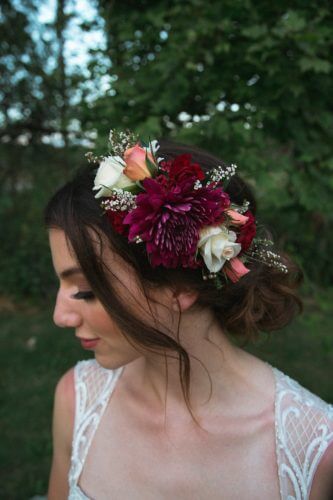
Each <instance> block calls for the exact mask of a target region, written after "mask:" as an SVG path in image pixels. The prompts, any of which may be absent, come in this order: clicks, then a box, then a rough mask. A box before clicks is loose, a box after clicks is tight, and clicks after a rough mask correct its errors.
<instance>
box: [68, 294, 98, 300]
mask: <svg viewBox="0 0 333 500" xmlns="http://www.w3.org/2000/svg"><path fill="white" fill-rule="evenodd" d="M72 298H73V299H77V300H87V301H89V300H93V299H94V298H95V295H94V294H93V292H77V293H75V294H74V295H72Z"/></svg>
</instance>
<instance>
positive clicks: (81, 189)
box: [45, 141, 302, 416]
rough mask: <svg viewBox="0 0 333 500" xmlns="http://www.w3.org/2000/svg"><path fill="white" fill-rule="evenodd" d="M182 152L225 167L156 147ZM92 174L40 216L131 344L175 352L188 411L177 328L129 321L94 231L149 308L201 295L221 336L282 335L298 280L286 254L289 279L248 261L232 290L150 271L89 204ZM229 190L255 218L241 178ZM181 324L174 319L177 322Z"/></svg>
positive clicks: (178, 272) (201, 154) (186, 370)
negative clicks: (158, 299)
mask: <svg viewBox="0 0 333 500" xmlns="http://www.w3.org/2000/svg"><path fill="white" fill-rule="evenodd" d="M185 152H186V153H190V154H191V155H192V159H193V161H194V162H197V163H199V164H200V165H201V167H202V168H203V170H205V171H209V170H210V169H212V168H214V167H216V166H217V165H222V166H225V164H224V162H223V161H221V160H220V159H218V158H216V157H215V156H213V155H211V154H209V153H207V152H205V151H203V150H201V149H198V148H195V147H193V146H188V145H181V144H175V143H171V142H168V141H160V150H159V155H160V156H161V157H163V158H165V159H172V158H174V157H175V156H177V155H179V154H182V153H185ZM95 170H96V167H90V166H88V167H85V168H84V169H83V170H81V171H79V172H78V173H77V175H76V177H75V178H74V179H73V180H72V181H71V182H69V183H67V184H66V185H65V186H63V187H62V188H61V189H60V190H59V191H58V192H57V193H56V194H55V195H54V196H53V197H52V198H51V200H50V201H49V203H48V205H47V207H46V209H45V224H46V226H47V227H48V228H52V227H56V228H61V229H63V230H64V232H65V234H66V236H67V238H68V240H69V242H70V244H71V246H72V248H73V250H74V252H75V255H76V258H77V260H78V262H79V264H80V266H81V268H82V270H83V273H84V274H85V276H86V278H87V280H88V281H89V283H90V285H91V288H92V290H93V292H94V293H95V295H96V296H97V297H98V299H99V300H100V301H101V302H102V304H103V305H104V307H105V309H106V310H107V311H108V312H109V314H110V316H112V319H113V320H114V321H115V322H116V323H117V325H118V326H119V328H120V329H121V331H122V332H123V333H124V336H125V337H126V338H127V340H128V341H129V342H130V343H132V345H134V346H135V347H136V348H137V349H139V350H142V352H143V353H144V352H145V350H148V351H151V352H154V353H157V354H161V355H164V356H172V353H173V354H174V353H176V356H177V357H178V359H179V376H180V381H181V386H182V391H183V395H184V399H185V402H186V404H187V406H188V408H189V406H190V402H189V387H190V359H189V356H188V353H187V352H186V350H185V349H184V348H183V347H182V345H181V344H180V342H179V323H178V332H177V340H178V341H176V340H174V339H173V338H172V337H171V336H168V335H166V334H165V333H163V332H161V331H160V330H158V329H157V328H154V327H152V326H148V325H146V324H145V323H143V322H142V321H141V320H140V319H139V318H138V317H136V316H134V315H133V314H129V311H128V309H127V308H126V306H125V305H124V304H123V303H122V302H121V301H120V300H119V299H118V295H117V293H116V292H115V290H114V287H113V286H112V280H110V279H108V278H107V276H108V275H109V273H111V275H112V270H110V269H108V268H107V267H106V264H105V262H104V261H103V259H102V258H101V253H99V252H97V250H96V245H94V244H93V241H92V238H91V236H92V233H91V232H93V233H94V234H95V235H96V236H97V238H98V241H99V242H100V248H103V242H104V244H105V240H106V241H107V242H108V244H109V245H110V248H112V250H113V251H115V252H117V253H118V254H119V255H120V256H121V257H122V258H123V259H124V260H125V261H126V262H127V263H129V264H130V265H131V266H132V268H133V270H134V272H135V273H136V275H137V277H138V280H139V282H140V283H141V285H142V289H143V292H144V294H145V296H146V299H147V303H148V305H149V293H147V292H149V290H150V289H153V288H154V287H170V288H171V289H176V290H182V289H185V290H188V289H190V290H193V291H195V292H197V293H198V299H197V302H196V304H195V306H196V307H203V308H209V309H210V310H211V311H212V312H213V313H214V316H215V318H216V320H217V321H218V322H219V324H220V326H221V328H222V329H223V330H224V331H226V332H228V333H230V334H233V335H235V336H239V337H243V338H244V339H245V340H250V339H254V338H255V337H256V336H257V334H258V333H259V332H260V331H265V332H269V331H272V330H277V329H280V328H282V327H283V326H285V325H286V324H288V323H289V322H290V321H291V319H292V318H293V317H294V315H295V314H296V313H297V312H299V311H300V310H301V301H300V299H299V298H298V297H297V295H296V291H295V290H296V289H297V287H298V286H299V284H300V282H301V279H302V273H301V271H300V269H299V268H298V266H297V265H295V264H294V263H293V262H292V261H291V259H290V258H289V257H288V256H287V255H284V256H283V258H284V263H285V264H286V265H287V266H288V269H289V272H288V274H285V273H283V272H281V271H279V270H278V269H275V268H270V267H268V266H267V265H265V264H262V263H260V262H256V261H253V262H251V263H250V264H247V267H248V268H249V269H250V270H251V272H249V273H247V274H246V275H245V276H243V277H242V278H241V279H240V280H239V281H238V282H237V283H232V282H226V283H225V284H224V287H223V289H222V290H219V289H217V288H216V286H215V284H214V282H213V280H207V281H204V280H203V279H202V272H201V270H200V269H185V268H184V269H165V268H163V267H157V268H152V267H151V266H150V265H149V261H148V259H147V255H146V252H145V249H144V246H143V245H137V244H129V243H128V241H127V238H125V237H124V236H122V235H119V234H117V233H116V232H115V231H114V230H113V229H112V226H111V224H110V222H109V221H108V219H107V218H106V217H105V216H103V214H102V210H101V208H100V206H99V201H98V200H96V199H95V198H94V192H93V191H92V187H93V182H94V177H95V173H96V172H95ZM226 191H227V193H228V194H229V196H230V199H231V201H232V202H234V203H237V204H240V205H241V204H242V203H243V202H244V200H247V201H248V202H249V203H250V205H249V209H250V210H251V211H252V213H253V214H255V213H256V202H255V199H254V196H253V193H252V191H251V189H250V187H249V186H248V185H247V184H246V183H245V182H244V180H242V179H241V177H239V176H238V175H235V176H233V177H232V178H231V179H230V182H229V184H228V186H227V188H226ZM280 254H281V252H280ZM180 318H181V313H180V312H179V322H180ZM189 411H190V412H191V410H190V408H189ZM191 414H192V412H191ZM192 416H193V414H192Z"/></svg>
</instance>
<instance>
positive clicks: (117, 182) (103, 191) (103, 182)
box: [93, 156, 135, 198]
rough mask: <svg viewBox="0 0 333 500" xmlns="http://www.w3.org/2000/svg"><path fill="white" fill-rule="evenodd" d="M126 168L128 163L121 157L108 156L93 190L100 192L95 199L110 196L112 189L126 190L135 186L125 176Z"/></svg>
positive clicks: (99, 171)
mask: <svg viewBox="0 0 333 500" xmlns="http://www.w3.org/2000/svg"><path fill="white" fill-rule="evenodd" d="M125 166H126V163H125V162H124V160H123V159H122V158H121V157H120V156H107V157H106V158H105V159H104V160H103V161H102V163H101V164H100V166H99V168H98V170H97V174H96V177H95V181H94V184H95V185H94V187H93V190H95V191H96V190H99V191H98V193H97V194H95V198H101V197H102V196H110V194H111V189H112V188H120V189H124V188H126V187H128V186H133V184H135V182H133V181H131V180H130V179H129V178H128V177H127V176H126V175H125V174H123V170H124V167H125Z"/></svg>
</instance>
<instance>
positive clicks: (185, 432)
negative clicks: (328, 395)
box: [48, 229, 330, 500]
mask: <svg viewBox="0 0 333 500" xmlns="http://www.w3.org/2000/svg"><path fill="white" fill-rule="evenodd" d="M49 239H50V248H51V253H52V260H53V265H54V269H55V272H56V274H57V276H58V277H59V280H60V284H59V291H58V294H57V299H56V304H55V309H54V314H53V319H54V322H55V323H56V325H58V326H59V327H63V328H71V329H74V331H75V335H76V336H77V337H79V338H82V339H96V338H97V339H99V341H98V344H97V346H96V347H95V348H94V355H95V358H96V360H97V361H98V363H99V364H100V365H101V366H103V367H105V368H108V369H116V368H118V367H120V366H124V365H126V366H125V370H124V374H123V375H122V377H121V380H120V382H119V383H118V384H119V388H118V396H119V395H120V394H121V397H120V396H119V399H120V400H121V404H122V405H123V406H124V407H125V406H126V408H131V414H132V416H133V422H134V423H132V424H131V425H135V419H137V421H138V426H139V419H140V418H142V421H144V422H149V421H151V423H154V425H156V426H157V428H159V429H163V430H164V431H165V432H166V434H167V435H168V436H169V438H171V439H172V441H173V442H174V443H177V445H178V449H179V450H180V453H183V454H184V460H185V461H187V462H188V461H189V460H191V457H190V456H187V455H186V449H187V442H188V440H189V439H191V441H192V442H194V443H195V442H196V440H197V441H198V446H200V447H201V449H202V450H203V447H204V446H205V445H204V443H205V441H203V432H204V431H200V430H199V431H198V428H197V426H195V423H194V422H193V420H192V417H191V415H190V414H189V411H188V409H187V407H186V404H185V402H184V398H183V394H182V391H181V385H180V380H179V374H178V363H177V361H176V360H168V385H167V387H166V366H165V360H164V358H163V357H161V356H158V355H156V354H152V353H150V352H147V353H145V354H144V355H142V352H140V351H139V350H137V349H136V348H135V347H133V346H132V345H131V344H130V343H129V342H128V341H127V340H126V338H125V337H124V336H123V334H122V332H121V331H120V330H119V328H118V327H117V325H116V323H115V322H114V321H113V320H112V318H111V317H110V316H109V314H108V313H107V312H106V311H105V309H104V307H103V306H102V304H101V303H100V302H99V301H98V300H97V299H96V298H94V299H92V300H82V299H78V298H75V294H76V293H77V292H79V291H88V290H90V288H89V283H88V282H87V280H86V278H85V277H84V275H83V274H82V273H75V274H72V275H70V276H68V275H67V276H65V277H63V276H62V275H63V273H64V271H68V270H69V269H72V268H74V267H76V268H77V267H78V263H77V261H76V258H75V255H74V253H73V251H72V250H71V248H70V247H69V246H68V244H67V241H66V237H65V234H64V232H63V231H62V230H60V229H51V230H50V231H49ZM104 258H105V259H107V260H108V264H109V265H110V266H111V267H112V271H113V272H114V273H115V274H116V276H117V277H119V280H120V282H119V283H118V285H117V286H118V287H119V294H120V295H121V296H122V297H123V300H124V301H126V305H127V306H128V308H129V310H130V311H131V312H132V313H134V314H137V315H140V317H141V318H142V319H144V321H146V322H150V323H151V324H155V323H154V320H153V318H152V315H151V312H150V311H151V310H150V308H151V309H152V310H153V312H154V316H155V318H158V321H159V323H158V327H159V328H161V329H162V330H163V329H164V331H165V333H167V334H170V335H174V337H176V333H175V332H176V328H175V325H177V320H178V307H180V309H181V311H182V320H181V324H180V340H181V343H182V345H183V346H184V347H185V349H186V350H187V352H188V353H189V355H190V359H191V365H192V366H191V391H190V401H191V408H192V411H193V413H194V415H195V417H196V419H197V421H198V422H199V423H200V425H201V426H202V427H203V428H204V429H206V430H207V431H212V432H214V433H216V432H217V431H216V422H217V420H218V422H219V424H218V425H219V428H220V427H221V429H222V428H223V427H225V428H227V426H228V425H230V422H234V424H231V425H234V426H237V425H239V424H238V422H239V421H240V419H243V420H241V421H242V422H243V421H245V422H248V424H247V425H248V429H247V428H246V429H245V430H244V432H246V433H247V434H248V435H251V434H253V433H254V426H255V425H257V424H256V419H253V415H258V419H259V416H260V418H263V417H262V415H264V416H265V417H264V419H265V422H263V426H264V427H265V428H266V427H268V426H271V425H274V414H273V407H274V390H275V387H274V377H273V374H272V372H271V369H270V367H269V366H268V365H267V364H266V363H264V362H262V361H261V360H259V359H257V358H255V357H254V356H252V355H250V354H248V353H246V352H245V351H243V350H241V349H239V348H237V347H236V346H234V345H233V344H232V343H231V342H230V341H229V339H228V338H227V336H226V335H225V334H224V332H223V331H222V330H221V328H220V327H219V325H218V324H217V323H216V322H215V320H214V318H213V316H212V314H211V313H210V311H208V310H199V309H198V308H196V306H195V301H196V298H197V297H196V295H195V294H194V293H193V292H191V291H188V292H185V291H183V292H180V293H176V292H174V291H171V290H169V289H159V290H156V291H154V293H152V294H151V299H152V300H151V301H150V303H149V304H148V303H147V301H146V299H145V297H144V295H143V293H142V290H141V287H140V284H139V283H138V282H137V281H136V280H135V277H134V276H133V271H132V270H131V269H130V268H129V266H128V265H127V264H126V263H125V262H124V261H123V260H122V259H121V258H120V257H119V256H117V255H115V254H112V253H111V251H110V250H109V251H108V253H107V254H106V255H105V256H104ZM120 283H122V284H120ZM193 325H195V328H193ZM203 366H204V367H206V369H207V370H208V372H209V375H210V378H211V382H212V387H211V386H210V381H209V378H208V376H207V372H206V370H205V369H204V367H203ZM211 389H212V394H211V397H210V398H209V395H210V390H211ZM74 401H75V394H74V382H73V369H71V370H70V371H69V372H67V373H66V374H65V375H64V376H63V377H62V378H61V379H60V381H59V383H58V385H57V389H56V393H55V404H54V417H53V442H54V456H53V463H52V469H51V474H50V483H49V492H48V499H49V500H61V499H65V498H67V495H68V487H67V476H68V470H69V466H70V455H71V441H72V435H73V421H74V407H75V403H74ZM147 409H148V411H147ZM126 411H127V410H126ZM125 414H127V413H123V415H125ZM258 419H257V420H258ZM223 422H224V423H223ZM251 422H252V423H251ZM251 425H252V426H253V428H251ZM219 432H220V434H221V435H220V436H219V439H221V440H222V441H221V442H222V443H223V439H224V438H223V435H222V431H219ZM159 439H161V438H159ZM159 445H160V442H156V446H159ZM207 446H208V445H207ZM182 447H183V451H182ZM272 456H273V455H272ZM221 458H222V459H223V460H226V458H225V457H220V456H219V457H217V459H221ZM273 460H274V457H273V458H272V461H273ZM328 462H329V460H328ZM252 465H253V467H256V464H252ZM329 466H330V463H329V465H326V466H325V464H324V466H323V467H324V469H325V470H323V472H321V469H320V468H319V469H318V471H319V472H320V475H321V481H320V482H321V484H322V481H323V478H324V480H325V478H326V474H327V470H326V469H327V468H328V467H329ZM258 467H260V464H258ZM325 467H326V468H325ZM272 468H274V464H273V463H272ZM193 473H194V474H196V473H197V471H194V472H193ZM316 480H317V475H316V478H315V482H314V487H316ZM216 487H217V488H218V487H219V485H217V486H216ZM274 491H275V490H274ZM318 491H319V490H318ZM270 498H272V500H274V498H275V497H274V496H270ZM313 498H318V499H320V498H321V497H320V496H316V497H313ZM322 498H324V497H322Z"/></svg>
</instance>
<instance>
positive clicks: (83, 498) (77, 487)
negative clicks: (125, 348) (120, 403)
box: [74, 359, 283, 500]
mask: <svg viewBox="0 0 333 500" xmlns="http://www.w3.org/2000/svg"><path fill="white" fill-rule="evenodd" d="M92 361H95V362H96V363H97V361H96V360H95V359H94V360H92ZM264 363H265V364H266V365H267V366H268V367H269V368H270V370H271V371H272V373H273V377H274V436H275V460H276V467H277V472H278V478H279V490H280V499H282V490H281V477H280V471H279V462H278V421H277V395H278V380H279V377H280V376H281V375H283V373H282V372H281V371H280V370H278V369H277V368H275V367H274V366H272V365H270V364H269V363H268V362H266V361H264ZM125 366H126V365H124V366H122V367H121V369H119V372H118V374H117V378H116V383H115V384H113V387H112V390H111V391H110V394H109V397H108V399H107V402H106V405H105V408H106V407H107V406H108V404H109V401H110V398H111V396H112V394H113V391H114V389H115V387H116V385H117V382H119V379H120V378H121V375H122V373H123V372H124V369H125ZM101 368H102V369H103V370H105V371H108V370H107V369H106V368H103V367H101ZM105 408H104V410H105ZM103 413H104V411H103ZM103 413H102V414H101V416H100V419H99V423H100V421H101V419H102V415H103ZM97 427H98V426H97ZM97 427H96V430H95V432H96V431H97ZM92 441H93V437H92V440H91V442H90V445H91V443H92ZM89 448H90V446H89ZM89 448H88V450H87V452H86V457H87V454H88V451H89ZM86 457H85V458H86ZM84 462H85V460H84V461H83V463H82V468H81V471H80V475H79V477H78V479H77V482H76V484H75V485H74V487H75V490H76V493H77V494H78V495H79V500H92V499H91V498H90V497H88V496H87V495H86V493H85V492H84V491H83V489H82V488H81V486H80V484H79V483H80V478H81V476H82V472H83V468H84Z"/></svg>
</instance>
